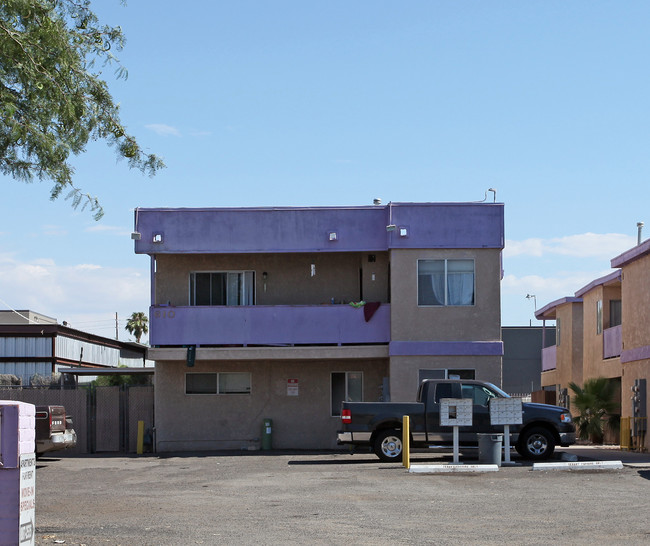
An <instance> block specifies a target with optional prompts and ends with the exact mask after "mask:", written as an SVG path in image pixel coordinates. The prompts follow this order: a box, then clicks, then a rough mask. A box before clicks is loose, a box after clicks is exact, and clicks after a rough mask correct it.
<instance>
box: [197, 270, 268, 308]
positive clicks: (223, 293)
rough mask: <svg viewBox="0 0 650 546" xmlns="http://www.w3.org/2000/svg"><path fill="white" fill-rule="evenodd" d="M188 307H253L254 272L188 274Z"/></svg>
mask: <svg viewBox="0 0 650 546" xmlns="http://www.w3.org/2000/svg"><path fill="white" fill-rule="evenodd" d="M190 305H255V272H254V271H212V272H194V273H190Z"/></svg>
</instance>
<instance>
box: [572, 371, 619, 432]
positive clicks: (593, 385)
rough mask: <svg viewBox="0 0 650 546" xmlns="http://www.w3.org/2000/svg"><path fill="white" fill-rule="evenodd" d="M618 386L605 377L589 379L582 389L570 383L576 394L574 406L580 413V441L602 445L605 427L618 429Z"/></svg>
mask: <svg viewBox="0 0 650 546" xmlns="http://www.w3.org/2000/svg"><path fill="white" fill-rule="evenodd" d="M616 386H617V384H616V383H615V382H613V381H610V380H609V379H607V378H605V377H595V378H592V379H588V380H587V381H585V384H584V385H583V386H582V387H580V386H578V385H576V384H575V383H573V382H571V383H569V387H570V388H571V390H572V391H573V392H574V394H575V396H574V397H573V406H574V407H575V408H576V409H577V410H578V411H579V412H580V415H578V416H577V417H576V418H575V424H576V428H577V430H578V435H579V436H580V439H582V440H588V439H589V440H591V441H592V442H594V443H602V441H603V437H604V434H605V426H607V427H609V428H610V429H612V430H616V429H617V428H618V420H619V415H617V413H618V410H619V407H618V403H617V402H615V400H614V397H615V394H616V392H615V389H616Z"/></svg>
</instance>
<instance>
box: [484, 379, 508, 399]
mask: <svg viewBox="0 0 650 546" xmlns="http://www.w3.org/2000/svg"><path fill="white" fill-rule="evenodd" d="M486 385H487V386H488V387H490V390H492V391H494V394H496V396H497V398H510V395H509V394H508V393H507V392H504V391H502V390H501V389H500V388H499V387H497V386H496V385H493V384H492V383H486Z"/></svg>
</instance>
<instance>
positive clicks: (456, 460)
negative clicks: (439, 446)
mask: <svg viewBox="0 0 650 546" xmlns="http://www.w3.org/2000/svg"><path fill="white" fill-rule="evenodd" d="M454 464H460V449H459V447H458V427H457V426H455V425H454Z"/></svg>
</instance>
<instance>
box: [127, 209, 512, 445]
mask: <svg viewBox="0 0 650 546" xmlns="http://www.w3.org/2000/svg"><path fill="white" fill-rule="evenodd" d="M132 237H133V238H134V240H135V252H136V253H138V254H148V255H149V256H150V263H151V268H150V269H151V308H150V343H151V345H152V348H151V349H150V352H149V358H151V359H153V360H155V361H156V372H155V373H156V375H155V382H156V393H155V397H156V398H155V406H156V443H157V449H158V450H159V451H176V450H197V449H204V450H212V449H240V448H244V449H247V448H249V449H255V448H257V447H259V445H260V436H261V433H262V423H263V420H264V419H271V420H272V422H273V428H272V430H273V432H272V434H273V440H272V443H273V447H274V448H333V447H335V438H336V434H335V433H336V430H337V428H338V426H339V418H338V414H339V408H340V403H341V401H342V400H366V401H373V400H382V399H383V400H388V399H391V400H394V401H397V400H403V401H408V400H413V399H414V396H415V393H416V390H417V386H418V384H419V381H420V380H421V379H422V378H425V377H448V376H460V377H468V378H469V377H472V378H477V379H485V380H488V381H493V382H495V383H497V384H500V382H501V377H500V373H501V356H502V354H503V347H502V342H501V335H500V314H501V313H500V280H501V269H502V268H501V251H502V249H503V245H504V217H503V205H502V204H500V203H391V204H389V205H375V206H360V207H317V208H298V207H282V208H234V209H233V208H202V209H142V208H141V209H137V210H136V211H135V231H134V234H133V236H132Z"/></svg>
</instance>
